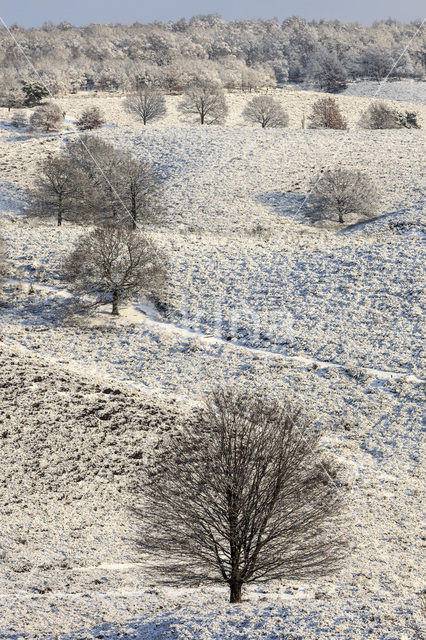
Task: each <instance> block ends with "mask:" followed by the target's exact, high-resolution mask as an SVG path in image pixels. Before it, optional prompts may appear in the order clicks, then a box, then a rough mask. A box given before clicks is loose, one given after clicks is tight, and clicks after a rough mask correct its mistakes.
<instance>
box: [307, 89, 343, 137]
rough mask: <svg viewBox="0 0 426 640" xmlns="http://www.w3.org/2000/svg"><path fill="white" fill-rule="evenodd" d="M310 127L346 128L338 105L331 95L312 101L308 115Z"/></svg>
mask: <svg viewBox="0 0 426 640" xmlns="http://www.w3.org/2000/svg"><path fill="white" fill-rule="evenodd" d="M309 121H310V122H309V128H310V129H347V123H346V120H345V119H344V117H343V116H342V112H341V111H340V107H339V105H338V103H337V101H336V100H335V98H332V97H331V96H327V97H324V98H320V99H319V100H317V101H316V102H314V104H313V106H312V113H311V115H310V116H309Z"/></svg>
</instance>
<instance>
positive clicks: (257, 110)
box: [243, 96, 288, 129]
mask: <svg viewBox="0 0 426 640" xmlns="http://www.w3.org/2000/svg"><path fill="white" fill-rule="evenodd" d="M243 117H244V119H245V120H247V121H248V122H252V123H253V124H260V125H261V126H262V128H263V129H265V128H267V127H274V128H278V127H286V126H287V125H288V114H287V112H286V111H285V110H284V109H283V107H282V106H281V104H280V103H279V102H278V100H275V99H274V98H272V96H255V97H254V98H253V99H252V100H250V102H249V103H248V104H247V106H246V107H245V109H244V111H243Z"/></svg>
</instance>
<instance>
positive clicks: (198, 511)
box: [134, 390, 345, 603]
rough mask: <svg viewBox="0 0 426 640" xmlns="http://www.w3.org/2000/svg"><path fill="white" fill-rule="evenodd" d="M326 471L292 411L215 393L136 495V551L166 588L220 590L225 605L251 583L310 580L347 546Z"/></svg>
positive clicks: (338, 500)
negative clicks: (223, 586) (139, 499)
mask: <svg viewBox="0 0 426 640" xmlns="http://www.w3.org/2000/svg"><path fill="white" fill-rule="evenodd" d="M327 465H328V466H327ZM332 473H334V472H333V471H332V470H331V466H330V463H329V462H328V463H326V462H325V456H324V455H323V453H322V451H321V448H320V446H319V439H318V435H316V434H315V432H314V431H313V430H312V429H311V428H310V426H309V425H308V423H307V422H306V420H304V419H303V418H302V416H301V413H300V411H299V410H297V409H294V408H292V407H291V406H289V405H287V404H281V403H280V402H278V401H275V400H266V399H265V398H262V397H260V396H250V395H249V394H248V393H243V392H238V391H231V390H218V391H216V392H214V393H213V395H212V398H211V400H210V401H209V402H208V403H207V405H206V406H205V409H204V410H203V411H202V413H201V415H200V417H199V420H198V421H196V423H195V424H192V425H191V424H188V425H187V428H186V429H185V430H183V431H182V432H181V433H180V434H179V435H175V436H174V437H171V438H170V440H169V442H167V443H162V446H161V448H160V450H159V453H157V455H156V457H155V459H154V462H153V463H152V466H151V468H150V469H149V473H148V479H147V480H145V479H144V480H143V486H142V488H139V490H140V491H142V495H143V499H144V502H143V503H142V504H141V505H140V506H136V507H135V509H134V512H135V514H136V516H137V518H138V520H139V522H140V533H139V537H138V546H139V549H140V550H141V551H142V552H143V553H146V554H147V556H149V557H150V558H151V559H152V565H153V567H152V568H153V571H155V572H156V574H157V575H159V576H161V575H164V576H166V580H167V581H168V582H170V581H172V580H173V579H174V578H175V579H176V581H178V582H179V581H183V582H187V583H195V584H198V583H200V582H203V581H212V582H224V583H227V584H228V585H229V589H230V601H231V602H233V603H235V602H240V601H241V597H242V587H243V585H246V584H250V583H252V582H262V581H266V580H270V579H281V578H282V579H290V580H291V579H295V578H303V579H305V578H306V579H313V578H316V577H318V576H321V575H323V574H326V573H328V572H330V571H333V570H334V569H336V567H337V566H338V565H339V561H340V559H341V558H342V557H343V555H344V549H345V542H344V541H343V539H342V536H341V535H340V534H339V527H340V517H341V514H342V513H343V508H342V505H343V495H342V493H341V491H340V490H339V489H338V488H337V485H336V484H335V482H334V481H333V480H332V479H331V474H332ZM137 492H138V489H136V493H137Z"/></svg>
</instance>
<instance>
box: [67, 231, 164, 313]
mask: <svg viewBox="0 0 426 640" xmlns="http://www.w3.org/2000/svg"><path fill="white" fill-rule="evenodd" d="M63 275H64V279H65V280H66V281H67V282H69V286H70V289H71V292H72V293H73V294H74V298H76V299H77V307H78V309H81V310H88V309H91V308H94V307H97V306H99V305H105V304H111V305H112V314H113V315H119V305H120V303H123V302H124V301H127V300H131V299H132V298H134V297H135V296H136V295H145V296H147V297H149V296H155V297H156V298H158V297H159V296H161V292H162V290H163V287H164V286H165V282H166V259H165V256H164V255H163V254H162V252H160V251H159V249H157V247H156V246H155V245H154V244H153V243H152V242H151V241H150V240H149V239H148V238H147V237H146V236H144V235H143V234H141V233H140V232H139V231H133V230H132V229H130V228H129V227H123V226H120V225H106V226H102V227H97V228H95V229H93V230H92V231H90V232H89V233H87V234H85V235H83V236H82V237H81V238H80V239H79V240H78V241H77V245H76V247H75V248H74V250H73V251H72V252H71V254H70V255H69V256H68V258H67V259H66V260H65V262H64V266H63Z"/></svg>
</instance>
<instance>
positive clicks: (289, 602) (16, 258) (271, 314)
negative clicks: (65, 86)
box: [0, 89, 426, 640]
mask: <svg viewBox="0 0 426 640" xmlns="http://www.w3.org/2000/svg"><path fill="white" fill-rule="evenodd" d="M276 95H278V96H279V99H280V100H282V102H283V104H284V106H285V107H286V108H287V109H288V111H289V114H290V127H289V128H288V129H282V130H280V129H277V130H269V131H268V130H267V131H263V130H261V129H257V128H255V127H250V126H243V123H242V121H241V111H242V109H243V107H244V103H245V102H246V101H247V100H248V99H249V98H248V97H247V95H237V94H235V95H232V96H230V98H229V100H230V103H231V114H230V118H229V121H228V122H227V125H226V126H223V127H222V126H217V127H206V128H203V127H200V126H197V125H194V126H192V125H189V124H188V123H182V121H181V120H180V119H179V118H178V116H177V112H176V101H177V100H178V98H175V97H168V107H169V115H168V117H167V118H166V120H165V121H164V122H163V123H161V124H159V125H158V126H149V127H147V128H143V127H142V126H141V125H140V124H138V123H136V122H132V121H131V120H130V119H129V117H128V116H127V115H126V114H125V113H124V111H123V108H122V100H121V99H120V98H118V97H109V96H103V95H100V96H98V97H96V98H93V97H92V100H93V101H97V104H99V105H100V107H101V108H102V110H103V111H104V112H105V114H106V119H107V123H108V126H105V127H104V128H103V129H102V131H101V132H100V133H98V134H96V135H99V136H100V137H102V138H103V139H105V140H107V141H109V142H112V143H113V144H114V145H116V146H119V147H121V148H125V149H127V150H130V151H132V153H134V154H135V155H136V156H137V157H139V158H141V159H148V160H150V161H151V162H153V164H154V166H155V167H156V169H157V171H158V173H159V175H160V178H161V181H162V184H163V188H164V198H165V203H166V210H165V214H164V218H163V220H162V222H161V225H160V226H159V227H157V228H155V229H151V230H150V231H149V234H150V235H151V237H152V238H153V239H155V241H156V243H157V244H158V245H159V246H160V247H161V248H162V249H164V251H165V252H166V253H167V255H168V259H169V261H170V280H169V284H168V292H167V304H166V306H165V308H164V309H163V310H162V311H161V312H160V311H158V310H156V309H154V307H153V306H152V305H151V304H148V303H147V301H146V300H144V299H138V300H135V301H134V303H132V304H129V305H128V306H126V308H125V309H123V311H122V313H121V315H120V317H119V318H117V319H114V318H112V317H111V316H110V315H109V313H108V310H106V309H104V310H102V311H98V312H97V313H96V314H94V315H93V316H92V317H91V318H90V319H88V320H87V321H86V322H79V323H76V322H74V323H73V322H63V321H62V319H61V316H60V314H59V311H60V310H61V307H62V305H63V304H64V301H66V300H67V299H68V298H69V292H68V290H67V288H66V285H65V283H64V282H63V280H62V279H61V275H60V274H61V265H62V262H63V260H64V258H65V256H66V255H67V254H68V253H69V251H70V249H71V248H72V246H73V243H74V242H75V241H76V239H77V238H78V236H79V235H80V234H81V233H82V232H83V231H84V228H81V227H78V226H76V225H72V224H68V223H66V224H65V225H64V226H62V227H60V228H58V227H56V226H55V225H54V223H53V221H52V222H50V221H44V222H40V221H37V220H34V219H31V220H30V219H28V218H26V217H25V216H24V215H23V213H22V209H23V203H24V191H23V190H24V189H25V188H26V187H27V186H28V185H29V184H31V183H32V181H33V179H34V177H35V176H36V175H37V171H38V163H39V160H40V158H41V157H44V156H45V155H46V153H47V152H49V151H55V150H57V149H59V148H60V146H61V145H62V144H63V142H64V140H65V139H67V138H69V137H71V136H74V135H76V133H75V129H74V127H73V124H72V120H73V119H74V118H75V117H76V116H77V115H78V114H79V113H80V112H81V110H82V108H83V105H87V103H88V101H89V98H88V97H86V96H84V97H81V96H70V97H69V98H66V99H64V100H63V104H62V106H63V108H64V109H65V110H66V112H67V118H69V120H70V121H71V122H68V123H67V130H66V131H64V132H62V133H61V134H60V135H53V136H40V137H30V136H28V135H26V134H25V133H16V132H12V131H11V129H10V126H9V125H8V124H7V120H8V118H9V116H8V114H7V111H6V110H2V112H1V113H0V117H1V118H2V120H3V127H2V129H1V130H0V168H1V174H0V179H1V183H0V220H1V235H2V236H3V238H4V240H5V243H6V246H7V250H8V255H9V273H8V279H7V281H6V284H5V287H4V300H3V303H2V306H1V308H0V407H1V415H0V434H1V436H2V437H1V440H0V443H1V444H0V447H1V456H2V463H3V468H4V472H3V475H2V478H1V485H0V486H1V491H0V528H1V531H2V538H1V540H0V638H2V639H3V638H5V639H8V640H12V639H13V640H17V638H24V639H25V640H30V639H34V640H35V639H39V640H40V639H42V638H43V639H45V640H48V639H49V640H54V639H55V640H58V639H61V640H65V639H66V640H86V639H89V638H108V639H110V640H113V639H114V640H115V639H117V638H135V639H138V640H160V639H162V640H168V639H172V638H177V639H179V640H184V639H188V640H189V639H192V638H194V639H197V640H234V639H236V638H239V639H244V640H257V639H259V640H260V638H264V639H266V640H278V639H279V638H280V639H284V638H286V639H287V640H314V639H315V640H364V638H372V639H373V640H403V639H404V638H405V640H417V639H418V638H419V637H420V635H419V634H420V631H416V630H415V629H416V625H417V629H419V628H420V625H421V620H420V593H421V589H422V584H421V575H420V571H419V568H420V561H421V559H420V553H421V542H422V539H423V538H422V535H423V534H422V530H421V518H422V507H421V504H422V501H421V497H422V490H421V477H422V456H421V438H420V434H421V416H422V405H423V403H424V399H425V397H424V382H425V380H426V373H425V369H424V351H423V340H422V320H423V317H424V263H425V251H424V240H425V218H424V187H425V184H424V169H423V164H424V161H423V157H424V142H425V137H424V130H398V131H391V130H387V131H365V130H361V129H359V128H358V127H357V122H358V120H359V115H360V113H361V112H362V110H364V109H365V108H366V105H368V104H369V101H370V98H368V97H353V96H351V95H345V96H339V98H338V100H339V102H340V103H341V106H342V110H343V111H344V112H345V114H346V115H347V117H348V119H349V122H350V129H349V131H347V132H346V131H312V130H302V129H301V120H302V117H303V115H304V114H305V115H307V114H308V113H309V111H310V106H311V104H312V102H313V101H314V99H315V98H317V97H318V94H314V93H313V92H302V91H293V90H290V89H288V90H283V91H282V92H276ZM407 95H408V94H406V93H404V94H403V99H404V100H406V97H407ZM364 96H366V94H364ZM394 97H395V96H392V99H394ZM411 99H412V101H413V102H412V103H401V104H405V106H406V108H410V109H412V110H417V111H418V112H419V119H420V120H421V122H423V123H424V122H425V116H424V106H423V105H421V104H419V103H416V104H415V99H414V97H412V98H411ZM111 125H114V126H111ZM328 165H332V166H334V165H344V166H349V167H351V166H353V167H360V168H363V169H364V170H365V171H366V172H367V173H368V174H369V175H371V177H372V178H374V179H375V181H376V182H377V184H378V185H379V188H380V190H381V198H380V208H379V209H378V210H377V212H376V213H377V218H375V219H373V220H370V221H368V222H358V221H357V220H356V219H355V218H353V219H349V220H348V221H347V223H346V224H345V225H339V224H338V223H334V222H330V221H327V222H323V223H315V224H314V223H312V222H310V221H308V220H307V219H306V218H305V217H304V215H303V213H302V210H301V208H300V207H301V204H302V202H303V201H304V199H305V197H306V195H307V193H308V185H309V182H310V180H311V179H312V177H313V175H316V173H317V171H319V170H320V169H321V168H322V167H324V166H328ZM224 382H227V383H230V384H237V383H238V384H241V385H245V386H247V387H248V386H252V387H254V388H259V387H267V388H268V389H269V390H270V391H271V392H272V393H273V394H275V395H277V396H278V397H290V398H291V399H293V400H295V401H296V402H298V403H299V404H300V405H301V406H302V408H303V410H304V411H305V412H306V413H307V414H308V415H313V416H315V417H316V425H317V426H318V428H320V429H321V433H322V441H323V444H324V446H325V447H327V448H328V449H329V451H330V454H332V455H333V456H334V457H335V458H336V459H338V460H339V463H340V465H341V469H342V474H343V477H344V478H345V483H346V485H347V487H348V488H349V489H350V493H349V496H350V498H349V502H348V520H349V522H350V528H351V531H352V552H351V555H350V557H349V559H348V561H347V563H346V565H345V566H344V568H343V570H342V572H341V573H340V574H339V575H338V576H331V577H330V578H328V579H327V580H324V581H322V582H321V583H318V584H315V583H314V584H305V583H301V582H296V583H294V584H293V583H292V584H290V583H289V584H284V583H278V582H274V583H271V584H268V585H266V586H263V587H261V588H260V587H251V588H250V589H249V590H248V591H247V593H246V597H245V601H244V603H243V604H242V605H241V606H239V607H237V608H230V607H229V605H228V604H227V593H226V590H225V589H222V588H219V587H217V588H216V587H215V588H213V587H211V588H207V587H205V586H203V585H201V586H200V588H198V589H195V588H194V589H184V588H182V589H177V588H172V587H169V588H167V589H166V591H165V592H160V590H159V588H158V585H156V584H155V583H154V581H153V580H152V578H151V577H150V576H149V575H147V573H146V571H145V570H144V563H143V558H140V557H137V556H136V554H135V550H134V546H133V543H132V537H133V535H134V527H133V523H132V520H131V518H130V517H129V513H128V511H127V506H128V505H129V504H130V496H129V486H130V485H131V483H132V482H133V481H134V479H136V478H138V477H139V476H140V475H141V474H142V473H143V464H144V461H145V460H146V459H147V457H148V456H149V455H150V451H152V448H153V447H154V446H155V443H156V441H157V439H158V438H160V439H161V438H163V437H167V435H168V434H170V433H174V432H175V431H176V430H179V429H182V428H185V424H186V423H187V421H188V420H191V419H192V418H191V416H193V415H194V411H195V408H196V407H197V405H198V403H199V401H200V400H202V399H203V397H205V395H206V393H208V391H209V390H210V389H211V388H212V387H213V386H214V385H216V384H220V383H224Z"/></svg>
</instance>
